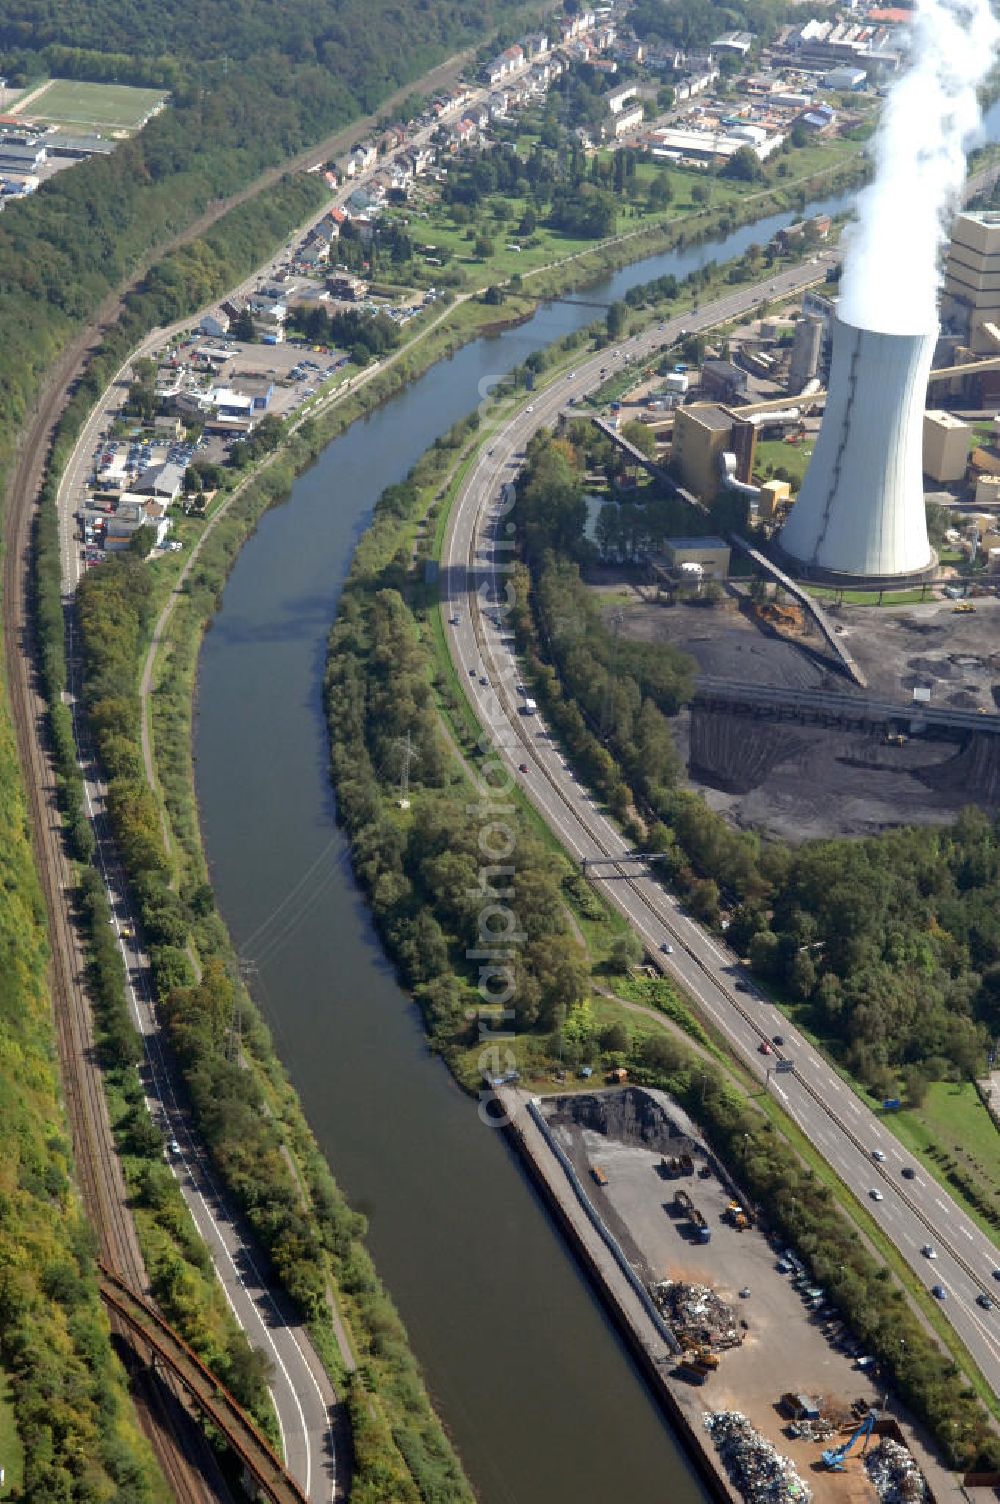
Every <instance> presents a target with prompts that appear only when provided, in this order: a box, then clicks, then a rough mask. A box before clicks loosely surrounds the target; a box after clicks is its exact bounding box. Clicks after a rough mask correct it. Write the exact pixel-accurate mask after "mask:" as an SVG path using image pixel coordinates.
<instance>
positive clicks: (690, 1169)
mask: <svg viewBox="0 0 1000 1504" xmlns="http://www.w3.org/2000/svg"><path fill="white" fill-rule="evenodd" d="M677 1162H678V1164H679V1165H680V1167H681V1174H682V1175H693V1174H694V1160H693V1159H692V1158H691V1156H690V1154H679V1155H678V1156H677Z"/></svg>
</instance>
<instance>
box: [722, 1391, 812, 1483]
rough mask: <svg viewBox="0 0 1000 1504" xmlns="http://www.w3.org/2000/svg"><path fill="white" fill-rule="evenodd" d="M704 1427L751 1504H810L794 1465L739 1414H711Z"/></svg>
mask: <svg viewBox="0 0 1000 1504" xmlns="http://www.w3.org/2000/svg"><path fill="white" fill-rule="evenodd" d="M705 1425H706V1426H707V1428H708V1431H709V1434H710V1436H711V1438H712V1440H713V1441H714V1442H715V1445H716V1447H717V1448H718V1452H719V1456H720V1457H721V1458H722V1461H723V1463H724V1465H725V1468H726V1472H727V1473H728V1474H729V1476H730V1478H731V1479H732V1481H733V1483H734V1484H735V1486H736V1487H737V1488H738V1489H739V1491H740V1493H741V1494H742V1495H743V1497H744V1499H746V1500H747V1501H748V1504H809V1500H810V1499H811V1498H812V1491H811V1490H810V1489H809V1488H808V1487H807V1485H806V1484H805V1483H803V1481H802V1479H801V1478H800V1477H799V1475H798V1473H797V1472H796V1471H795V1468H794V1467H793V1465H792V1463H791V1462H790V1461H789V1459H788V1458H787V1457H783V1456H782V1455H781V1453H780V1452H779V1451H778V1450H777V1449H776V1448H775V1447H773V1446H772V1445H771V1443H770V1442H769V1441H768V1440H767V1438H766V1437H765V1436H762V1435H761V1434H760V1432H759V1431H755V1430H754V1428H753V1426H752V1425H751V1424H750V1422H749V1421H748V1420H747V1418H746V1416H745V1415H742V1414H741V1413H740V1411H739V1410H712V1411H709V1413H708V1414H707V1415H706V1416H705Z"/></svg>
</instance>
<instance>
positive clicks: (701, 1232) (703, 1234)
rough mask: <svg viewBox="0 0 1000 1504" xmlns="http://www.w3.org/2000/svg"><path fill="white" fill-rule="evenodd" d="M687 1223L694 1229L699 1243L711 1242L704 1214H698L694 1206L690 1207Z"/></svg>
mask: <svg viewBox="0 0 1000 1504" xmlns="http://www.w3.org/2000/svg"><path fill="white" fill-rule="evenodd" d="M688 1221H689V1222H690V1223H691V1226H692V1227H693V1228H694V1230H695V1232H696V1234H697V1236H698V1242H699V1243H710V1242H711V1241H712V1229H711V1228H710V1227H709V1225H708V1223H707V1222H706V1221H705V1214H704V1212H700V1211H699V1210H698V1208H697V1207H696V1206H692V1208H691V1210H690V1211H689V1212H688Z"/></svg>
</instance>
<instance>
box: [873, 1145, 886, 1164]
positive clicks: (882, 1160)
mask: <svg viewBox="0 0 1000 1504" xmlns="http://www.w3.org/2000/svg"><path fill="white" fill-rule="evenodd" d="M872 1159H876V1160H878V1162H879V1164H880V1165H881V1164H884V1163H885V1155H884V1154H883V1153H882V1150H881V1149H873V1150H872Z"/></svg>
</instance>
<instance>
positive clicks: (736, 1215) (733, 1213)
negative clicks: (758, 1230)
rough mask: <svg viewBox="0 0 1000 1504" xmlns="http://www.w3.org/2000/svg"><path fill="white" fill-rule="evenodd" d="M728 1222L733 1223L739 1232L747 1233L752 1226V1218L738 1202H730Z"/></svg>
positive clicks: (727, 1212)
mask: <svg viewBox="0 0 1000 1504" xmlns="http://www.w3.org/2000/svg"><path fill="white" fill-rule="evenodd" d="M726 1221H727V1222H731V1223H732V1224H733V1226H734V1227H735V1228H736V1230H737V1231H738V1232H745V1231H746V1229H747V1228H748V1227H749V1226H750V1218H749V1217H748V1216H747V1214H746V1212H745V1211H744V1210H743V1208H742V1206H740V1203H739V1202H738V1201H730V1203H729V1205H728V1206H727V1207H726Z"/></svg>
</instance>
